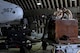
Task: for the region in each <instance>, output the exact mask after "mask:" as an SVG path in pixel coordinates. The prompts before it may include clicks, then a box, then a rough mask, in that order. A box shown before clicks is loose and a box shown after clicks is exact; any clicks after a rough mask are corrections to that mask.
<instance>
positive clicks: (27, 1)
mask: <svg viewBox="0 0 80 53" xmlns="http://www.w3.org/2000/svg"><path fill="white" fill-rule="evenodd" d="M5 1H8V2H11V3H15V4H17V5H19V6H21V7H22V8H23V9H24V10H26V9H27V10H31V9H43V8H51V9H53V8H56V7H60V8H61V7H77V6H79V0H5ZM37 3H41V5H37Z"/></svg>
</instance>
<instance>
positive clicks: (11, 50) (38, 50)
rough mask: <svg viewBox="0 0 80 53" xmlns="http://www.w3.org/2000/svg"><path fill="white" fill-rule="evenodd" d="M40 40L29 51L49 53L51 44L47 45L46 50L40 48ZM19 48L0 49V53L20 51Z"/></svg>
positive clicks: (16, 52) (31, 52) (32, 52)
mask: <svg viewBox="0 0 80 53" xmlns="http://www.w3.org/2000/svg"><path fill="white" fill-rule="evenodd" d="M41 43H42V42H38V43H35V44H34V45H33V47H32V49H31V51H30V53H51V49H52V48H53V47H52V46H50V45H49V46H47V50H42V47H41ZM19 50H20V49H16V48H10V49H8V50H0V53H20V52H19Z"/></svg>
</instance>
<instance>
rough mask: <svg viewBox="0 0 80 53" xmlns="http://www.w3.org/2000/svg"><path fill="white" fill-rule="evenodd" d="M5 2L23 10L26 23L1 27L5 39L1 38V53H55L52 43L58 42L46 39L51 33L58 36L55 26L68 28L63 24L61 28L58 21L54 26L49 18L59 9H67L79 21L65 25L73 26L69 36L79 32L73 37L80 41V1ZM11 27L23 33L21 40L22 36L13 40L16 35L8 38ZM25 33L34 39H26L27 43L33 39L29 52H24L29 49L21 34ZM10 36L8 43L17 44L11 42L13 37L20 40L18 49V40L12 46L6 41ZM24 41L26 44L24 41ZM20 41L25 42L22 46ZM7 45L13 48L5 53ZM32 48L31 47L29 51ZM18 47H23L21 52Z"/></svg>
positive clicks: (37, 0) (6, 24)
mask: <svg viewBox="0 0 80 53" xmlns="http://www.w3.org/2000/svg"><path fill="white" fill-rule="evenodd" d="M3 1H7V2H9V3H12V4H15V5H18V6H20V7H21V8H22V10H23V19H21V20H19V21H17V20H15V21H12V22H7V23H0V34H1V36H0V41H1V45H0V49H1V51H0V53H6V52H7V53H54V52H53V51H52V49H53V48H54V47H53V46H52V41H53V42H54V40H53V39H55V37H54V36H50V39H51V40H52V41H49V40H45V38H47V37H49V36H48V35H49V34H50V33H51V32H52V34H50V35H53V34H54V33H55V32H54V30H57V28H55V26H60V27H61V28H62V27H63V29H64V28H65V26H63V25H64V24H62V23H63V22H61V21H60V22H59V23H61V24H62V25H59V23H58V22H57V21H53V22H56V24H55V25H54V23H49V18H51V17H52V15H53V14H54V12H55V11H56V9H57V8H60V9H61V8H67V9H69V10H70V11H71V12H72V14H73V18H74V19H76V20H77V21H76V20H75V21H65V22H67V23H68V24H70V28H71V29H70V30H69V31H70V32H69V33H72V32H71V30H72V29H73V30H75V32H74V33H72V34H71V35H73V34H75V35H76V36H77V37H79V38H80V36H79V35H80V16H79V15H80V0H3ZM3 4H4V3H3ZM6 8H7V7H6ZM67 23H66V24H67ZM49 24H53V25H49ZM57 24H58V25H57ZM8 25H9V26H8ZM11 26H13V27H15V28H16V29H17V30H19V31H18V32H19V33H18V35H20V36H18V37H17V38H16V37H14V36H13V34H12V36H10V34H8V33H13V32H12V31H10V30H11ZM49 26H52V28H49ZM8 28H9V32H7V29H8ZM18 28H19V29H18ZM21 28H26V30H24V31H23V30H22V29H21ZM58 28H59V27H58ZM51 29H53V30H51ZM65 30H67V29H65ZM73 30H72V31H73ZM50 31H51V32H50ZM76 31H77V32H76ZM15 32H16V31H15ZM22 32H23V34H27V35H30V36H31V35H32V36H31V37H28V36H26V37H27V39H29V38H30V41H28V43H27V44H26V45H27V48H28V50H27V49H26V48H24V47H25V46H24V45H25V37H23V35H22V34H20V33H22ZM25 32H26V33H25ZM66 33H67V32H66ZM66 33H65V34H66ZM6 34H7V35H6ZM56 34H57V33H56ZM60 34H61V33H60ZM65 34H63V35H65ZM6 36H8V37H7V39H9V40H11V41H13V40H12V39H11V38H12V37H14V39H16V40H17V39H18V38H19V39H20V40H18V42H17V45H16V46H14V45H15V44H14V43H16V42H15V41H16V40H14V42H9V40H5V39H6ZM15 36H16V33H15ZM76 36H75V37H76ZM52 37H53V38H52ZM23 39H24V41H23ZM73 39H74V38H73ZM4 40H5V41H4ZM19 41H22V43H19ZM45 41H46V42H45ZM3 42H8V43H5V44H3ZM26 42H27V41H26ZM49 42H50V43H49ZM8 44H9V45H10V44H11V45H10V46H9V45H8ZM30 44H31V45H30ZM4 45H6V48H7V47H8V48H9V47H11V48H9V49H8V50H4V49H3V46H4ZM28 45H30V46H29V47H28ZM47 45H48V46H47ZM22 46H24V47H22ZM46 46H47V48H46ZM15 47H16V48H15ZM18 47H20V49H18ZM24 51H25V52H24ZM55 53H57V52H55ZM60 53H61V52H60ZM63 53H64V52H63Z"/></svg>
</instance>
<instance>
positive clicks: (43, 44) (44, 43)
mask: <svg viewBox="0 0 80 53" xmlns="http://www.w3.org/2000/svg"><path fill="white" fill-rule="evenodd" d="M42 49H43V50H46V49H47V43H46V41H42Z"/></svg>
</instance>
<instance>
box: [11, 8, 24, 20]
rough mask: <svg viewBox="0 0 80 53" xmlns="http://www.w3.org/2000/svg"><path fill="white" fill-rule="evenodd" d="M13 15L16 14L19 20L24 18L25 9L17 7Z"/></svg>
mask: <svg viewBox="0 0 80 53" xmlns="http://www.w3.org/2000/svg"><path fill="white" fill-rule="evenodd" d="M12 13H13V14H15V16H16V18H17V19H22V18H23V9H22V8H21V7H15V9H14V10H13V11H12Z"/></svg>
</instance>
